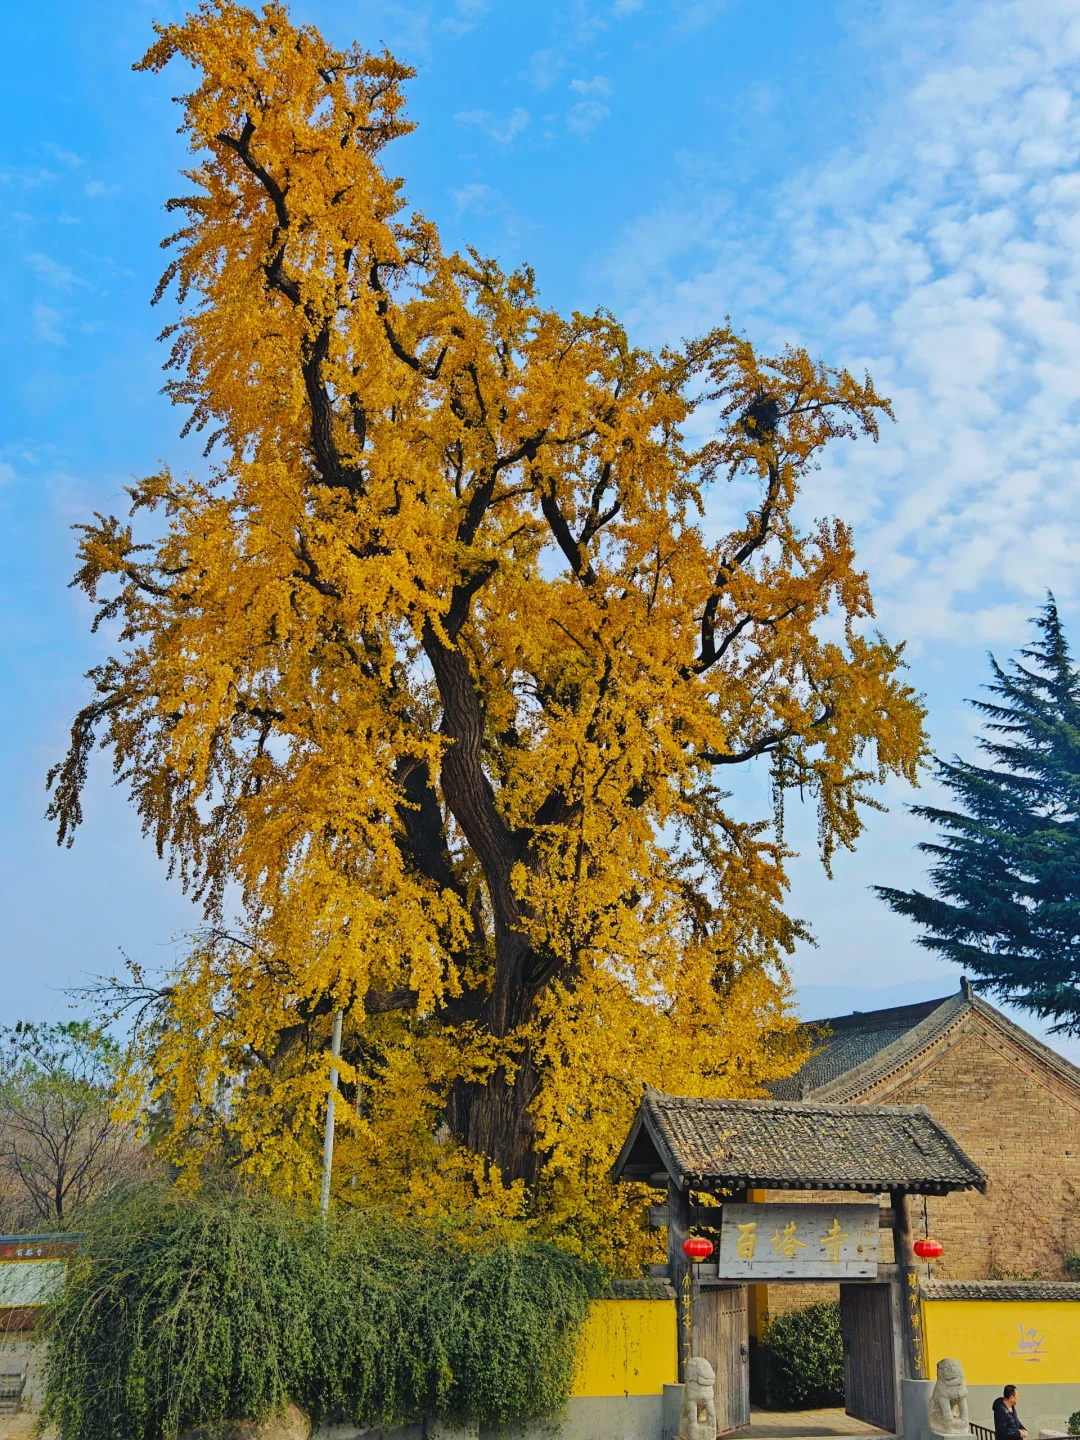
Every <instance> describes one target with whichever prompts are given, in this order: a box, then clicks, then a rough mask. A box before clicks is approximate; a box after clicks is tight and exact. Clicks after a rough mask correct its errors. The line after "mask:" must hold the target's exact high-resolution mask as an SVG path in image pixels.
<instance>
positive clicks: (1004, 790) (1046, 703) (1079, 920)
mask: <svg viewBox="0 0 1080 1440" xmlns="http://www.w3.org/2000/svg"><path fill="white" fill-rule="evenodd" d="M1034 624H1035V626H1036V628H1037V631H1038V635H1037V637H1036V639H1035V640H1034V641H1033V643H1032V644H1031V645H1029V646H1028V647H1027V648H1025V649H1023V650H1021V651H1020V656H1019V658H1018V659H1016V660H1013V661H1011V662H1010V664H1009V665H1008V667H1007V668H1002V667H1001V666H1000V665H999V664H998V663H997V661H996V660H995V659H994V658H993V657H992V656H991V659H990V664H991V667H992V670H993V676H994V678H993V682H992V683H991V684H990V685H988V686H987V687H986V688H987V690H988V691H989V694H990V697H991V698H990V699H988V700H974V701H972V702H971V703H972V704H973V705H974V707H975V709H976V710H978V711H979V712H980V713H981V714H982V715H983V716H984V717H985V720H986V725H985V733H984V735H983V737H982V738H981V739H980V740H979V741H978V747H979V750H980V751H981V753H982V755H983V756H984V757H985V758H986V761H987V764H985V765H974V764H970V763H969V762H968V761H965V760H961V759H959V758H954V760H953V762H952V763H951V764H948V763H946V762H945V761H940V760H939V761H937V762H936V768H937V774H938V778H939V780H940V781H941V782H942V784H943V785H944V786H945V787H946V789H947V790H949V791H951V792H952V794H953V796H955V797H956V801H957V804H958V808H957V809H955V810H944V809H939V808H938V807H937V806H933V805H918V806H914V807H913V813H914V814H916V815H918V816H920V817H921V818H922V819H924V820H928V821H929V822H930V823H931V824H932V825H934V826H936V827H937V829H938V830H939V831H940V832H941V833H940V838H938V839H937V840H935V841H927V842H925V843H923V844H921V845H920V846H919V849H920V850H922V851H924V852H925V853H926V854H927V855H930V856H932V857H933V863H932V864H931V866H930V872H929V873H930V879H931V880H932V882H933V885H934V888H935V889H936V891H937V897H936V898H935V897H934V896H931V895H924V894H922V893H921V892H920V891H918V890H912V891H903V890H894V889H891V888H889V887H888V886H885V885H876V886H875V887H874V889H875V890H876V891H877V893H878V894H879V895H880V896H881V898H882V899H883V900H885V902H886V903H887V904H888V905H891V906H892V908H893V909H894V910H895V911H897V912H898V913H899V914H901V915H907V916H909V917H910V918H911V919H912V920H914V921H915V922H916V923H917V924H919V925H922V926H925V928H926V930H927V932H928V933H927V934H925V935H923V936H922V937H920V940H919V943H920V944H921V945H924V946H925V947H926V948H927V949H928V950H935V951H937V952H938V953H939V954H940V955H942V956H944V957H945V958H946V959H949V960H953V961H955V962H957V963H958V964H960V965H963V966H964V968H965V969H966V970H967V971H968V973H969V974H971V975H973V976H974V977H975V981H974V983H975V986H976V988H977V989H981V990H987V991H989V992H990V993H992V994H994V995H996V996H998V997H999V998H1000V999H1002V1000H1007V1001H1010V1002H1012V1003H1013V1004H1015V1005H1019V1006H1021V1007H1022V1008H1024V1009H1026V1010H1031V1011H1034V1012H1035V1013H1036V1014H1037V1015H1041V1016H1043V1017H1044V1018H1047V1019H1053V1020H1054V1021H1055V1022H1056V1023H1055V1025H1054V1026H1053V1029H1054V1030H1055V1031H1056V1032H1058V1033H1065V1034H1074V1035H1075V1034H1080V672H1078V670H1077V669H1076V668H1075V667H1074V665H1073V663H1072V658H1071V656H1070V653H1069V647H1068V644H1067V642H1066V639H1065V632H1064V629H1063V627H1062V623H1061V618H1060V616H1059V615H1058V611H1057V606H1056V604H1055V602H1054V599H1053V596H1050V597H1049V599H1048V601H1047V604H1046V605H1045V606H1044V607H1043V609H1042V610H1041V612H1040V614H1039V615H1038V616H1037V618H1036V619H1035V621H1034Z"/></svg>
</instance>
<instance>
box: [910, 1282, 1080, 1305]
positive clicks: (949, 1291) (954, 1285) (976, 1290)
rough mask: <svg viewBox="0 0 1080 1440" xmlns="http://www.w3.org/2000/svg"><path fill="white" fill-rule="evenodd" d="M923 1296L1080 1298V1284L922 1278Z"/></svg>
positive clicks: (994, 1298)
mask: <svg viewBox="0 0 1080 1440" xmlns="http://www.w3.org/2000/svg"><path fill="white" fill-rule="evenodd" d="M919 1289H920V1290H921V1291H922V1294H923V1297H924V1298H925V1299H927V1300H1073V1301H1076V1300H1080V1284H1077V1283H1075V1282H1072V1281H1068V1280H924V1281H923V1282H922V1284H921V1285H920V1286H919Z"/></svg>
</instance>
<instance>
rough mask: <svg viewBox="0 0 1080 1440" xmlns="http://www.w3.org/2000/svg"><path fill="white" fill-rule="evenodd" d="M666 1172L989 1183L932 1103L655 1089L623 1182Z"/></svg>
mask: <svg viewBox="0 0 1080 1440" xmlns="http://www.w3.org/2000/svg"><path fill="white" fill-rule="evenodd" d="M657 1170H666V1171H667V1173H668V1174H669V1175H672V1176H674V1177H675V1178H676V1179H677V1180H678V1181H679V1183H680V1184H681V1185H683V1186H690V1187H691V1188H696V1189H710V1188H718V1187H724V1188H741V1187H743V1186H754V1187H758V1186H760V1187H762V1188H765V1189H774V1190H779V1189H806V1190H862V1191H868V1192H878V1191H883V1190H894V1189H904V1190H909V1191H912V1192H913V1193H915V1194H945V1193H947V1192H948V1191H951V1190H970V1189H978V1190H982V1189H984V1188H985V1186H986V1177H985V1176H984V1175H983V1172H982V1171H981V1170H980V1169H979V1167H978V1166H977V1165H975V1164H974V1163H973V1162H972V1161H971V1160H969V1159H968V1157H967V1156H966V1155H965V1154H964V1152H963V1151H962V1150H961V1149H960V1147H959V1146H958V1145H957V1144H956V1142H955V1141H954V1140H953V1139H952V1138H951V1136H949V1135H948V1133H947V1132H946V1131H945V1130H943V1129H942V1128H941V1126H940V1125H938V1124H937V1122H936V1121H934V1120H933V1119H931V1117H930V1114H929V1112H928V1111H927V1110H926V1109H925V1107H924V1106H921V1105H919V1106H909V1105H835V1104H829V1105H826V1104H820V1103H818V1102H815V1101H807V1100H794V1101H781V1100H693V1099H686V1098H683V1097H679V1096H675V1095H664V1094H662V1093H661V1092H660V1091H658V1090H647V1091H646V1093H645V1096H644V1099H643V1100H642V1102H641V1106H640V1107H639V1110H638V1116H637V1119H636V1120H635V1122H634V1127H633V1129H632V1130H631V1132H630V1135H629V1136H628V1137H627V1141H626V1144H625V1145H624V1146H623V1149H622V1153H621V1154H620V1156H619V1159H618V1160H617V1161H616V1164H615V1168H614V1175H615V1178H616V1179H620V1178H621V1179H627V1180H632V1179H643V1180H647V1179H648V1178H649V1177H650V1175H651V1174H653V1173H655V1172H656V1171H657Z"/></svg>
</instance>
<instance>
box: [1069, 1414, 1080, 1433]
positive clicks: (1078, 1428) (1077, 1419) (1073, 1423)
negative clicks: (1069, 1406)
mask: <svg viewBox="0 0 1080 1440" xmlns="http://www.w3.org/2000/svg"><path fill="white" fill-rule="evenodd" d="M1069 1434H1070V1435H1080V1410H1074V1411H1073V1413H1072V1414H1071V1415H1070V1416H1069Z"/></svg>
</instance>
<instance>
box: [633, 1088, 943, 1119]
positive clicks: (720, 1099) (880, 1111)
mask: <svg viewBox="0 0 1080 1440" xmlns="http://www.w3.org/2000/svg"><path fill="white" fill-rule="evenodd" d="M645 1098H646V1099H647V1100H650V1101H652V1102H653V1103H654V1104H655V1103H657V1102H659V1103H662V1104H665V1105H668V1106H671V1107H672V1108H673V1109H689V1108H691V1107H695V1108H700V1107H706V1108H708V1109H717V1110H720V1109H727V1108H735V1109H742V1108H743V1107H744V1106H753V1107H754V1108H755V1109H761V1110H782V1111H786V1112H788V1113H790V1112H792V1111H795V1110H808V1111H809V1112H810V1113H811V1114H812V1115H834V1114H835V1115H851V1114H853V1113H854V1114H856V1115H885V1116H889V1115H929V1114H930V1111H929V1109H928V1108H927V1106H925V1105H875V1104H854V1105H852V1104H847V1103H844V1102H841V1101H839V1100H814V1099H811V1098H807V1099H804V1100H774V1099H773V1098H772V1097H771V1096H769V1095H716V1096H712V1097H709V1096H696V1095H669V1094H667V1093H666V1092H665V1091H663V1090H655V1089H652V1088H651V1087H650V1089H649V1090H648V1091H647V1092H646V1096H645Z"/></svg>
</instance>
